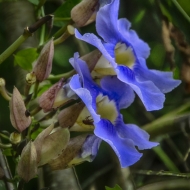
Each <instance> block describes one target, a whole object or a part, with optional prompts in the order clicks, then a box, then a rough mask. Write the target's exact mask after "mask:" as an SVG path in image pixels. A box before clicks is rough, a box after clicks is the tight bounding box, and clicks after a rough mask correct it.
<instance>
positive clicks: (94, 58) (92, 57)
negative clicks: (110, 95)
mask: <svg viewBox="0 0 190 190" xmlns="http://www.w3.org/2000/svg"><path fill="white" fill-rule="evenodd" d="M101 56H102V53H101V52H100V51H99V50H97V49H96V50H94V51H92V52H90V53H88V54H86V55H84V56H82V57H81V59H82V60H83V61H85V62H86V63H87V65H88V68H89V70H90V72H91V71H92V70H93V69H94V67H95V66H96V63H97V62H98V60H99V59H100V57H101Z"/></svg>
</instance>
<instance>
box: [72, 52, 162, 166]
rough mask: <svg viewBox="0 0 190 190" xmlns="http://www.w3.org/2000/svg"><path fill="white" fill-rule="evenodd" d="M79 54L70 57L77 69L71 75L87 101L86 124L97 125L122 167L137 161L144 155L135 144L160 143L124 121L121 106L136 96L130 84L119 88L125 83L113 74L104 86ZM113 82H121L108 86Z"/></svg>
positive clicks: (140, 147) (96, 133)
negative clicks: (94, 78)
mask: <svg viewBox="0 0 190 190" xmlns="http://www.w3.org/2000/svg"><path fill="white" fill-rule="evenodd" d="M78 57H79V56H78V54H77V53H75V55H74V59H73V58H72V59H70V62H71V64H72V65H73V67H74V68H75V70H76V71H77V73H78V74H76V75H74V76H73V77H72V79H71V81H70V87H71V89H72V90H73V91H74V92H75V93H76V94H77V95H78V96H79V97H80V98H81V99H82V101H83V102H84V103H85V105H86V109H87V110H85V112H84V117H85V119H86V121H85V120H83V122H84V123H83V125H93V126H94V134H95V135H96V136H97V137H99V138H100V139H102V140H104V141H105V142H107V143H108V144H109V145H110V146H111V147H112V148H113V150H114V151H115V153H116V154H117V156H118V158H119V160H120V163H121V166H122V167H127V166H129V165H132V164H134V163H135V162H137V161H138V160H139V159H140V157H141V156H142V154H141V153H139V152H138V151H137V149H136V148H135V146H137V147H138V149H139V150H142V149H148V148H152V147H154V146H156V145H157V144H158V143H154V142H150V141H149V135H148V134H147V133H146V132H145V131H143V130H142V129H140V128H139V127H137V126H136V125H133V124H125V123H124V122H123V118H122V115H121V114H120V112H119V110H120V107H123V100H125V99H126V96H128V98H129V99H130V100H132V99H133V98H134V96H133V92H132V90H130V87H128V86H126V88H125V89H129V91H128V94H127V93H125V92H123V91H122V90H118V89H119V88H120V87H123V86H122V85H126V84H124V83H121V82H120V81H119V80H118V79H117V78H116V77H112V76H108V77H105V78H103V79H102V80H101V82H100V85H101V86H99V85H97V84H96V83H95V82H94V81H93V80H92V77H91V75H90V72H89V69H88V67H87V65H86V63H85V62H84V61H82V60H81V59H79V58H78ZM112 82H113V83H118V85H119V86H118V87H116V88H114V87H111V88H109V86H110V85H111V83H112ZM120 84H121V85H120ZM108 88H109V91H107V89H108ZM124 104H125V103H124ZM87 121H88V122H87Z"/></svg>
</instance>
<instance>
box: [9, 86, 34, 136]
mask: <svg viewBox="0 0 190 190" xmlns="http://www.w3.org/2000/svg"><path fill="white" fill-rule="evenodd" d="M9 107H10V120H11V123H12V125H13V127H14V128H15V129H17V130H18V131H19V132H22V131H24V130H25V129H26V128H27V127H28V126H29V125H30V123H31V118H30V116H28V115H27V116H26V107H25V105H24V101H23V99H22V96H21V94H20V92H19V91H18V89H17V88H16V87H14V89H13V95H12V98H11V100H10V102H9Z"/></svg>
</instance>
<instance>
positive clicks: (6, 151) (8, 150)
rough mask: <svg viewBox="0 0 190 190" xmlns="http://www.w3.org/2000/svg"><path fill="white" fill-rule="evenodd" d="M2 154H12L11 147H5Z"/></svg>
mask: <svg viewBox="0 0 190 190" xmlns="http://www.w3.org/2000/svg"><path fill="white" fill-rule="evenodd" d="M3 155H5V156H12V148H7V149H5V150H4V151H3ZM0 189H1V188H0Z"/></svg>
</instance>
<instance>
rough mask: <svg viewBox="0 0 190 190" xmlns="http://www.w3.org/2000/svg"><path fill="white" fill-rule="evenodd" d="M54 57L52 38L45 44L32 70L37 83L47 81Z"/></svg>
mask: <svg viewBox="0 0 190 190" xmlns="http://www.w3.org/2000/svg"><path fill="white" fill-rule="evenodd" d="M53 55H54V43H53V38H52V39H51V40H50V41H49V42H47V44H46V45H45V46H44V47H43V49H42V51H41V53H40V55H39V57H38V59H37V61H36V63H35V65H34V68H33V72H34V73H35V75H36V79H37V80H38V81H39V82H42V81H43V80H45V79H47V78H48V76H49V74H50V73H51V69H52V61H53Z"/></svg>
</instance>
